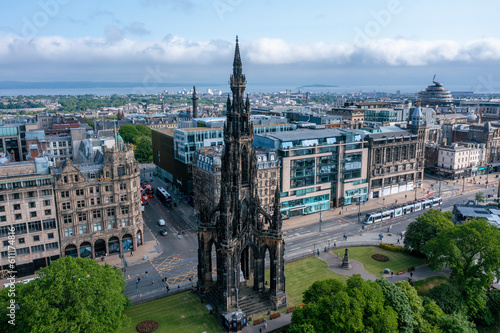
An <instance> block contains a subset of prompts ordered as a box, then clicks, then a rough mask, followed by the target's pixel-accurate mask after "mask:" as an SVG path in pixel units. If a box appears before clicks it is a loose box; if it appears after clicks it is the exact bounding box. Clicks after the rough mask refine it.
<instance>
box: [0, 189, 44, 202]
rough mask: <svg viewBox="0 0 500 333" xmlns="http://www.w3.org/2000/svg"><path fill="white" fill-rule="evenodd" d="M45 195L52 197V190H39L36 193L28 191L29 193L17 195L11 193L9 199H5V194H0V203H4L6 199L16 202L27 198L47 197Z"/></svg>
mask: <svg viewBox="0 0 500 333" xmlns="http://www.w3.org/2000/svg"><path fill="white" fill-rule="evenodd" d="M47 195H52V190H41V191H38V195H37V192H34V191H30V192H18V193H12V194H9V197H7V194H0V202H3V201H6V200H7V199H8V198H10V199H11V200H18V199H29V198H35V197H37V196H47Z"/></svg>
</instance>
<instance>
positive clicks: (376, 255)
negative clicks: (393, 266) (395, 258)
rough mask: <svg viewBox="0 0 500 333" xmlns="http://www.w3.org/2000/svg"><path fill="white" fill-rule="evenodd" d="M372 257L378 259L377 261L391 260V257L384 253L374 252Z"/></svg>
mask: <svg viewBox="0 0 500 333" xmlns="http://www.w3.org/2000/svg"><path fill="white" fill-rule="evenodd" d="M372 258H373V259H375V260H377V261H381V262H386V261H389V257H387V256H384V255H383V254H378V253H375V254H373V255H372Z"/></svg>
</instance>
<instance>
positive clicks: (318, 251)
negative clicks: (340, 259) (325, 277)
mask: <svg viewBox="0 0 500 333" xmlns="http://www.w3.org/2000/svg"><path fill="white" fill-rule="evenodd" d="M317 250H318V257H319V249H317Z"/></svg>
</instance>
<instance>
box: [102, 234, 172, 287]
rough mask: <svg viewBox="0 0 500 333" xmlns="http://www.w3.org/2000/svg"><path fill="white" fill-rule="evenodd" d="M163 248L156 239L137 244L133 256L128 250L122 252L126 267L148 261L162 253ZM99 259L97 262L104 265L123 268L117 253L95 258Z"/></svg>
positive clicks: (126, 278)
mask: <svg viewBox="0 0 500 333" xmlns="http://www.w3.org/2000/svg"><path fill="white" fill-rule="evenodd" d="M162 252H163V249H162V248H161V245H160V244H159V243H158V241H157V240H150V241H147V242H144V245H142V246H138V247H137V250H135V251H134V252H133V256H131V255H130V251H127V252H124V260H126V262H127V267H130V266H134V265H137V264H141V263H145V262H148V261H150V260H152V259H154V258H156V257H158V256H159V255H160V254H162ZM96 260H98V261H99V264H101V265H105V264H108V265H110V266H115V267H116V268H118V269H120V270H121V269H123V261H122V258H120V255H119V254H112V255H110V256H108V257H107V258H105V259H104V261H102V260H101V258H98V259H96ZM125 280H129V278H128V276H125Z"/></svg>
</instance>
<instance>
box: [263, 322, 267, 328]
mask: <svg viewBox="0 0 500 333" xmlns="http://www.w3.org/2000/svg"><path fill="white" fill-rule="evenodd" d="M264 328H267V321H265V320H264Z"/></svg>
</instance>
